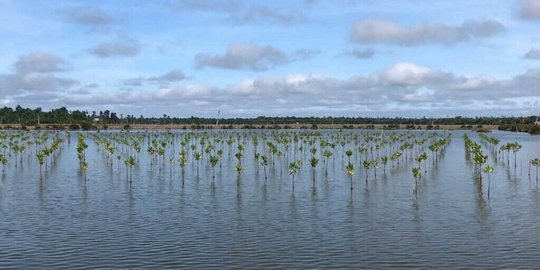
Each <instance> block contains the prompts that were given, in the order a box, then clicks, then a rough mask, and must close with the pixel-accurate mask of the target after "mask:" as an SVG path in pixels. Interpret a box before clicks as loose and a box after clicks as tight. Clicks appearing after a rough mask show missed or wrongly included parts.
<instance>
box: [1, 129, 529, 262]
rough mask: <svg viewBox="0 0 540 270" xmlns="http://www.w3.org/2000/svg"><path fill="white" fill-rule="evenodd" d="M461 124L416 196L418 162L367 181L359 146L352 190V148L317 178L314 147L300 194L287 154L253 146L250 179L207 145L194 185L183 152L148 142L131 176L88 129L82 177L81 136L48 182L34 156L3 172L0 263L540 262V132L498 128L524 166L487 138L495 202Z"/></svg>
mask: <svg viewBox="0 0 540 270" xmlns="http://www.w3.org/2000/svg"><path fill="white" fill-rule="evenodd" d="M179 132H180V131H179ZM359 132H360V131H359ZM469 134H470V136H471V138H472V139H473V140H475V141H480V139H479V138H478V137H477V135H476V134H475V133H469ZM462 135H463V132H462V131H456V132H453V139H452V142H451V143H450V145H449V146H448V147H447V148H446V150H445V151H444V153H442V154H441V156H440V157H439V161H438V165H437V166H436V167H435V168H433V167H432V166H431V163H430V167H429V169H428V171H427V173H426V175H425V178H424V180H422V181H421V182H420V186H419V189H418V194H417V196H414V195H413V193H412V190H413V186H414V180H413V178H412V175H411V172H410V168H411V166H412V163H413V161H408V162H406V164H401V165H400V167H399V168H397V167H396V168H391V167H392V166H391V165H388V167H387V168H386V173H383V169H382V167H380V168H379V169H378V170H377V178H376V179H375V178H374V176H373V174H372V172H371V173H370V175H369V178H368V185H366V184H365V172H364V171H363V170H362V169H361V166H360V164H359V162H360V157H358V152H356V153H355V154H354V156H353V162H354V163H355V164H356V166H357V169H356V173H355V175H354V176H353V181H354V186H355V189H354V190H353V191H352V192H351V190H350V188H349V186H350V182H349V181H350V180H349V176H348V175H347V173H346V170H345V169H344V165H345V163H346V159H347V157H343V155H342V154H341V152H340V151H342V150H341V146H337V147H336V149H335V151H334V156H333V157H332V158H331V159H330V160H329V167H328V169H329V173H328V176H325V174H324V169H323V160H322V159H321V161H320V162H319V165H318V167H317V169H316V173H315V185H314V186H312V178H313V172H312V170H311V167H310V166H309V162H308V161H307V160H308V158H309V155H310V154H309V151H304V154H303V155H302V156H301V155H300V154H298V156H297V158H301V159H303V160H304V164H303V166H302V169H301V171H300V172H299V174H298V176H297V179H296V182H295V189H294V192H293V191H292V185H291V177H290V176H289V175H288V172H287V168H284V169H283V172H282V173H281V172H280V170H281V169H280V168H281V167H280V166H279V164H278V163H279V161H276V164H275V165H274V166H272V165H270V166H268V168H267V170H268V179H265V178H264V173H263V170H262V167H260V166H257V165H256V163H254V160H253V157H252V153H253V149H252V146H251V144H247V145H246V150H245V153H246V154H245V158H244V161H243V164H244V171H243V172H242V173H241V176H240V177H237V174H236V171H235V170H234V166H235V164H236V158H235V157H234V155H233V154H232V155H229V154H228V151H226V152H225V155H224V156H223V158H222V161H221V163H222V164H221V165H217V166H216V169H215V174H216V178H215V179H214V180H213V179H212V170H211V169H210V167H209V164H208V162H207V161H206V160H205V159H206V156H205V157H204V158H203V160H201V161H200V164H199V166H200V168H199V171H200V172H199V175H198V176H197V173H196V170H197V169H196V165H195V163H194V162H191V161H190V163H189V164H188V165H187V166H186V169H185V184H184V185H183V186H182V181H181V178H182V177H181V173H180V169H179V167H178V165H177V162H176V161H175V162H174V163H173V166H172V167H171V166H170V165H169V164H168V161H165V162H162V163H165V164H162V163H160V161H158V160H154V161H153V163H152V165H151V164H150V160H148V158H147V157H146V158H144V156H146V154H145V152H144V150H143V152H142V154H141V159H140V161H139V165H138V166H136V167H135V168H134V169H133V172H132V173H133V175H132V178H133V182H132V184H131V185H130V184H129V182H128V181H127V180H126V169H125V168H124V166H123V164H122V166H121V167H120V168H118V167H117V163H116V162H117V160H116V159H113V165H112V167H111V166H110V165H109V164H108V161H107V159H106V155H105V154H104V153H103V150H101V149H99V148H98V147H97V145H96V143H94V141H93V140H92V139H90V138H88V139H87V143H88V145H89V148H88V149H87V151H86V152H87V160H88V163H89V164H90V169H89V171H88V173H87V175H86V178H87V181H85V176H84V175H83V173H82V172H81V171H80V169H79V162H78V159H77V155H76V151H75V147H76V142H77V141H76V136H75V134H71V136H72V137H71V142H70V143H69V144H68V143H67V141H66V142H65V143H64V144H63V146H62V149H61V152H60V153H59V155H58V156H57V160H56V162H55V163H53V166H52V167H51V168H49V169H48V170H47V171H46V172H44V178H43V180H42V181H40V180H39V166H38V165H37V162H36V159H35V153H34V154H31V153H28V154H26V155H24V156H23V163H22V164H18V165H17V167H15V164H14V162H13V161H12V162H10V163H8V165H7V167H6V169H5V172H4V173H3V174H2V175H1V176H0V268H2V269H4V268H21V269H32V268H40V269H43V268H48V269H61V268H64V269H65V268H68V269H90V268H188V269H194V268H215V269H223V268H256V269H270V268H274V269H275V268H280V269H283V268H285V269H295V268H311V269H312V268H339V269H345V268H354V269H358V268H376V269H383V268H390V269H394V268H406V267H410V268H424V269H433V268H462V269H471V268H506V269H521V268H523V269H535V268H536V269H538V268H539V267H540V189H539V188H538V186H537V184H536V181H535V174H534V171H533V173H532V175H531V176H530V177H529V175H528V162H529V160H530V159H531V158H534V157H539V156H540V137H534V136H529V135H526V134H520V133H505V132H494V133H491V134H489V135H490V136H493V137H497V138H499V139H501V141H502V143H505V142H509V141H518V142H520V143H521V144H522V145H523V149H522V150H521V151H519V152H518V154H517V168H516V169H515V168H514V164H513V156H512V155H510V161H509V163H507V161H506V159H496V160H494V159H493V156H494V155H493V153H492V152H491V151H488V149H487V148H486V146H484V148H486V149H485V152H486V153H487V154H489V156H490V158H489V159H490V163H492V164H494V167H495V173H494V174H493V175H492V176H491V196H490V198H489V199H488V198H487V195H486V193H487V187H486V183H487V182H486V181H485V179H484V185H483V186H480V185H479V182H478V180H475V177H474V169H473V164H472V163H471V162H470V161H467V160H466V158H465V148H464V144H463V139H462ZM259 147H260V148H262V147H263V146H262V145H259ZM178 148H179V147H178V145H177V146H176V149H175V151H176V152H175V154H176V153H177V152H178ZM224 149H225V150H227V146H225V147H224ZM28 151H29V152H30V151H31V150H30V149H29V150H28ZM175 157H176V156H175Z"/></svg>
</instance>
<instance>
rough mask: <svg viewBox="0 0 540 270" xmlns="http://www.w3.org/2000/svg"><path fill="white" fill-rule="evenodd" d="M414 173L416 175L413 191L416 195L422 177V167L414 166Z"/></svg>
mask: <svg viewBox="0 0 540 270" xmlns="http://www.w3.org/2000/svg"><path fill="white" fill-rule="evenodd" d="M411 172H412V175H413V177H414V190H413V193H414V195H415V196H416V195H417V194H418V180H420V178H422V169H420V167H414V168H412V170H411Z"/></svg>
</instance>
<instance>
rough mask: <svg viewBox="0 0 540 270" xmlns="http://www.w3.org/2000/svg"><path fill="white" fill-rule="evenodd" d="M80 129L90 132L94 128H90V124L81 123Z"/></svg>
mask: <svg viewBox="0 0 540 270" xmlns="http://www.w3.org/2000/svg"><path fill="white" fill-rule="evenodd" d="M81 129H82V130H91V129H94V126H92V124H90V123H88V122H82V123H81Z"/></svg>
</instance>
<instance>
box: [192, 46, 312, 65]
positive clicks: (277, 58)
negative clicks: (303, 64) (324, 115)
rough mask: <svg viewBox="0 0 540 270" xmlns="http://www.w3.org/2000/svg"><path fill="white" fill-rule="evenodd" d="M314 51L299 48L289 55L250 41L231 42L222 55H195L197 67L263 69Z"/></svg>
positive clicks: (294, 59) (307, 56)
mask: <svg viewBox="0 0 540 270" xmlns="http://www.w3.org/2000/svg"><path fill="white" fill-rule="evenodd" d="M316 53H317V52H316V51H311V50H305V49H300V50H297V51H296V52H294V53H293V54H291V55H287V54H286V53H285V52H283V51H281V50H280V49H278V48H275V47H273V46H270V45H258V44H252V43H236V44H231V45H229V47H228V48H227V51H226V52H225V53H224V54H222V55H216V54H210V53H199V54H197V56H196V57H195V66H196V67H197V68H204V67H215V68H222V69H238V70H253V71H265V70H268V69H272V68H275V67H277V66H280V65H285V64H287V63H290V62H293V61H297V60H306V59H309V58H311V57H312V56H313V55H315V54H316Z"/></svg>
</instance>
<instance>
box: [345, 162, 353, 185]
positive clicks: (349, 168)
mask: <svg viewBox="0 0 540 270" xmlns="http://www.w3.org/2000/svg"><path fill="white" fill-rule="evenodd" d="M345 168H346V169H347V173H348V174H349V178H350V179H351V190H353V174H354V165H353V164H352V163H351V162H349V163H348V164H347V166H346V167H345Z"/></svg>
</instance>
